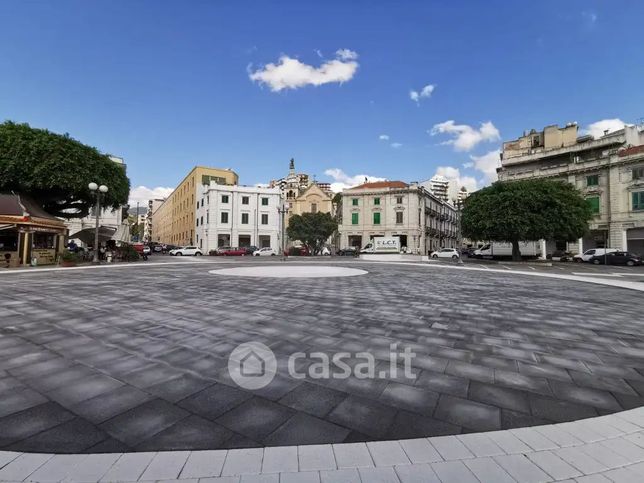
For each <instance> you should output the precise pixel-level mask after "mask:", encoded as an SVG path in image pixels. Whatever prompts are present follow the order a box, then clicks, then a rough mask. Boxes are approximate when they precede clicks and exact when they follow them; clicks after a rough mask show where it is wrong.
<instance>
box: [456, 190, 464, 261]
mask: <svg viewBox="0 0 644 483" xmlns="http://www.w3.org/2000/svg"><path fill="white" fill-rule="evenodd" d="M462 204H463V200H456V207H457V208H458V215H457V218H456V222H457V223H458V225H457V229H458V234H457V242H456V243H457V249H458V262H457V263H458V265H463V232H462V231H461V206H462Z"/></svg>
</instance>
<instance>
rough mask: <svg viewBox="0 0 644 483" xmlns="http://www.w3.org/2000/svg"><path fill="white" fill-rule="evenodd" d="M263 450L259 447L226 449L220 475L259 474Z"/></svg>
mask: <svg viewBox="0 0 644 483" xmlns="http://www.w3.org/2000/svg"><path fill="white" fill-rule="evenodd" d="M263 457H264V450H263V449H261V448H248V449H231V450H229V451H228V454H227V456H226V461H225V462H224V467H223V469H222V471H221V475H222V476H233V475H246V474H259V473H261V471H262V459H263Z"/></svg>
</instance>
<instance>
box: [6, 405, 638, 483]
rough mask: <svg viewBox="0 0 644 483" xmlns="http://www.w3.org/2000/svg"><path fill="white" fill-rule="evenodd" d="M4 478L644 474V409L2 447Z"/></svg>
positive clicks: (496, 482) (497, 479)
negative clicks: (119, 446)
mask: <svg viewBox="0 0 644 483" xmlns="http://www.w3.org/2000/svg"><path fill="white" fill-rule="evenodd" d="M0 481H50V482H55V481H70V482H73V481H85V482H98V481H100V482H112V481H132V482H133V481H185V482H196V481H201V482H208V483H215V482H220V483H232V482H235V483H251V482H255V483H258V482H269V483H287V482H317V483H320V482H339V481H342V482H356V483H372V482H385V483H387V482H391V483H412V482H437V483H440V482H443V483H451V482H455V483H467V482H472V483H476V482H479V481H480V482H490V483H501V482H515V481H516V482H549V481H567V482H569V481H577V482H580V483H581V482H591V481H598V482H601V481H618V482H640V481H644V408H638V409H633V410H630V411H624V412H621V413H615V414H611V415H609V416H600V417H597V418H592V419H585V420H581V421H576V422H572V423H561V424H554V425H546V426H535V427H529V428H521V429H512V430H506V431H495V432H489V433H473V434H464V435H458V436H440V437H434V438H419V439H408V440H400V441H378V442H369V443H350V444H324V445H312V446H287V447H269V448H252V449H235V450H214V451H169V452H158V453H155V452H148V453H124V454H121V453H106V454H91V455H52V454H29V453H12V452H1V451H0Z"/></svg>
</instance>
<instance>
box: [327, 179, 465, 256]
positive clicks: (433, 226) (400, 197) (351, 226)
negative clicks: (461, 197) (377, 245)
mask: <svg viewBox="0 0 644 483" xmlns="http://www.w3.org/2000/svg"><path fill="white" fill-rule="evenodd" d="M338 230H339V232H340V246H341V247H348V246H353V247H363V246H364V245H365V244H366V243H368V242H369V241H370V240H371V239H372V238H373V237H379V236H386V237H389V236H397V237H399V238H400V245H401V246H402V247H406V248H407V249H408V250H409V251H410V252H412V253H418V254H423V255H426V254H428V253H429V252H431V251H433V250H437V249H439V248H445V247H448V248H451V247H456V246H457V244H458V213H457V211H456V208H454V206H453V205H451V204H450V203H446V202H445V201H443V200H441V199H439V198H437V197H436V196H434V195H433V194H431V193H430V192H429V191H427V190H426V189H425V188H424V187H422V186H420V185H418V184H416V183H412V184H411V185H410V184H407V183H404V182H402V181H376V182H373V183H364V184H362V185H360V186H355V187H353V188H349V189H346V190H344V191H343V192H342V224H341V225H340V226H339V227H338Z"/></svg>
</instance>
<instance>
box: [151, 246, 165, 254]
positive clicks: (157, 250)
mask: <svg viewBox="0 0 644 483" xmlns="http://www.w3.org/2000/svg"><path fill="white" fill-rule="evenodd" d="M152 251H153V252H154V253H161V252H162V251H163V245H154V247H153V248H152Z"/></svg>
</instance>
